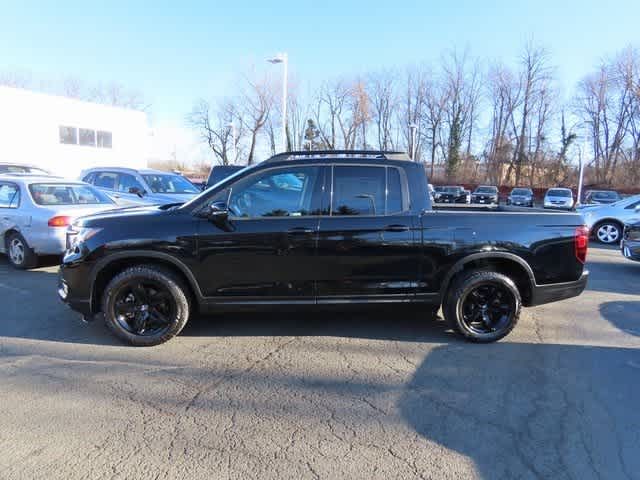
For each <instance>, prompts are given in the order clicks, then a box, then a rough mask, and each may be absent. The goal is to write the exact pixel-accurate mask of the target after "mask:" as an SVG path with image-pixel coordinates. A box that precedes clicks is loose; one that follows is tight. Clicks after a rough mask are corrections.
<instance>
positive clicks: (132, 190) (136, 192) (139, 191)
mask: <svg viewBox="0 0 640 480" xmlns="http://www.w3.org/2000/svg"><path fill="white" fill-rule="evenodd" d="M129 193H131V194H133V195H138V196H139V197H140V198H142V197H144V194H145V191H144V190H142V189H141V188H139V187H129Z"/></svg>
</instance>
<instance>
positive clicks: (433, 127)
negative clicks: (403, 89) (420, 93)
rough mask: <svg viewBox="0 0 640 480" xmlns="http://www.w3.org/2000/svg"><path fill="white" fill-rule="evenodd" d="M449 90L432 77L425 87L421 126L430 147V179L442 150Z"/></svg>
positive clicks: (439, 79)
mask: <svg viewBox="0 0 640 480" xmlns="http://www.w3.org/2000/svg"><path fill="white" fill-rule="evenodd" d="M447 95H448V93H447V89H446V88H444V87H443V84H442V79H441V78H439V77H435V76H432V77H431V79H430V80H429V81H428V82H427V83H426V85H425V94H424V98H423V102H424V106H423V108H422V110H421V111H422V118H421V124H422V125H423V129H422V130H423V132H424V133H423V138H424V141H425V143H426V144H427V145H428V146H429V161H430V164H431V170H430V177H431V178H433V176H434V168H435V163H436V157H437V152H438V149H442V146H443V143H442V138H443V132H442V128H443V124H444V113H445V108H446V105H447Z"/></svg>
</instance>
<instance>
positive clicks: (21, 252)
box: [5, 232, 38, 270]
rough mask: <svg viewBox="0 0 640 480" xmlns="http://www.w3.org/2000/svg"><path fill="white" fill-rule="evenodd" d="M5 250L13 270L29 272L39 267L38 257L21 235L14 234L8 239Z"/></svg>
mask: <svg viewBox="0 0 640 480" xmlns="http://www.w3.org/2000/svg"><path fill="white" fill-rule="evenodd" d="M5 249H6V252H7V258H8V260H9V263H10V264H11V266H12V267H13V268H16V269H18V270H28V269H30V268H35V267H37V266H38V256H37V255H36V254H35V253H34V251H33V249H32V248H31V247H30V246H29V244H28V243H27V241H26V240H25V239H24V237H23V236H22V235H20V234H19V233H17V232H14V233H12V234H10V235H9V236H8V237H7V239H6V245H5Z"/></svg>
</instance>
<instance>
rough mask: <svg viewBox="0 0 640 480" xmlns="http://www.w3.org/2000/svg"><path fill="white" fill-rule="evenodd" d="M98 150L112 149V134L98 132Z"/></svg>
mask: <svg viewBox="0 0 640 480" xmlns="http://www.w3.org/2000/svg"><path fill="white" fill-rule="evenodd" d="M98 148H111V132H102V131H100V130H98Z"/></svg>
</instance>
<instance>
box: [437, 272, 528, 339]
mask: <svg viewBox="0 0 640 480" xmlns="http://www.w3.org/2000/svg"><path fill="white" fill-rule="evenodd" d="M492 289H493V290H494V291H495V292H496V293H495V294H491V293H490V292H491V291H492ZM474 292H475V294H474ZM497 292H500V293H499V294H497ZM482 302H484V304H483V305H482V306H481V305H480V304H481V303H482ZM501 302H502V303H501ZM498 304H499V305H498ZM521 308H522V299H521V297H520V292H519V291H518V287H516V285H515V283H514V282H513V280H511V279H510V278H509V277H507V276H505V275H503V274H501V273H497V272H486V271H478V270H475V271H470V272H463V273H461V274H459V275H458V276H456V277H455V278H454V279H453V281H452V284H451V286H450V287H449V289H448V291H447V294H446V295H445V301H444V304H443V306H442V311H443V313H444V317H445V319H446V320H447V322H448V323H449V325H450V326H451V327H452V328H453V329H454V330H455V331H457V332H458V333H460V334H461V335H462V336H463V337H464V338H465V339H466V340H469V341H472V342H478V343H489V342H495V341H496V340H500V339H501V338H503V337H505V336H506V335H508V334H509V332H511V330H513V329H514V327H515V326H516V324H517V323H518V319H519V318H520V310H521ZM478 317H479V318H478ZM471 320H474V321H471ZM489 324H491V325H489Z"/></svg>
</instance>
